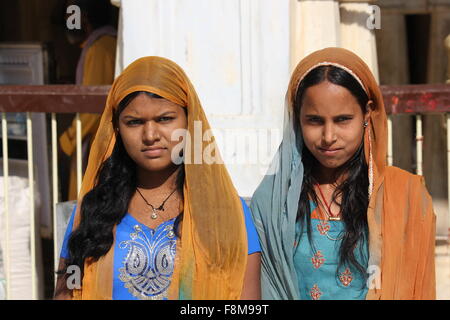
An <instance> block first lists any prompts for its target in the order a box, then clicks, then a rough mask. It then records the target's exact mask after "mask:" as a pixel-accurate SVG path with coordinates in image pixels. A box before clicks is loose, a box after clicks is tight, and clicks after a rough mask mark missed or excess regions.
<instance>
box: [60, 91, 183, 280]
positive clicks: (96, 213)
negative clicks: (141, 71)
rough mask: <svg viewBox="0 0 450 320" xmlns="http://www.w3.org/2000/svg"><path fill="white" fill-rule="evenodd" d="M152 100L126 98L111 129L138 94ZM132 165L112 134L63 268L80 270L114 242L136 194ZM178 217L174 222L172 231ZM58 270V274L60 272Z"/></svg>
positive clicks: (179, 177)
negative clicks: (109, 150)
mask: <svg viewBox="0 0 450 320" xmlns="http://www.w3.org/2000/svg"><path fill="white" fill-rule="evenodd" d="M143 93H144V94H147V95H149V96H150V97H153V98H162V97H160V96H158V95H156V94H153V93H149V92H144V91H136V92H133V93H130V94H129V95H127V96H126V97H125V98H124V99H123V100H122V101H121V102H120V103H119V106H118V108H117V111H116V112H115V113H114V115H113V126H114V127H115V128H117V127H118V118H119V115H120V113H121V112H122V111H123V110H124V109H125V107H126V106H127V105H128V104H129V103H130V102H131V101H132V100H133V99H134V98H135V97H136V96H138V95H139V94H143ZM136 181H137V173H136V163H135V162H134V161H133V160H132V159H131V158H130V156H129V155H128V153H127V151H126V150H125V147H124V145H123V142H122V139H121V138H120V134H117V135H116V144H115V146H114V149H113V151H112V153H111V156H110V157H109V158H108V159H107V160H106V161H105V162H103V164H102V166H101V168H100V170H99V174H98V179H97V183H96V185H95V186H94V188H93V189H92V190H90V191H89V192H88V193H86V195H85V196H84V198H83V201H82V204H81V208H80V209H81V211H80V213H81V219H80V224H79V226H78V228H76V229H75V230H74V231H73V232H72V234H71V236H70V238H69V242H68V249H69V259H68V260H67V261H66V267H68V266H70V265H77V266H79V267H80V269H81V271H82V272H83V271H84V262H85V261H86V259H92V260H93V261H96V260H98V259H99V258H100V257H102V256H104V255H105V254H106V253H107V252H108V251H109V249H110V248H111V246H112V244H113V242H114V235H113V228H114V226H115V225H117V224H119V223H120V222H121V221H122V219H123V218H124V217H125V215H126V213H127V212H128V205H129V202H130V200H131V197H132V196H133V194H134V193H135V191H136V187H137V185H136ZM176 184H177V189H178V191H179V192H180V194H181V195H182V194H183V185H184V165H183V164H181V165H180V168H179V171H178V175H177V179H176ZM181 219H182V214H180V215H178V216H177V218H176V220H175V230H177V229H178V228H177V226H178V224H179V222H180V220H181ZM64 272H65V270H61V271H59V272H58V273H60V274H61V273H64Z"/></svg>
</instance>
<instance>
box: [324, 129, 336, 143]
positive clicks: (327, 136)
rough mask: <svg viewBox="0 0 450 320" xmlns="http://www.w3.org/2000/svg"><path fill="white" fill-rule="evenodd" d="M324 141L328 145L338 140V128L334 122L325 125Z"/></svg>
mask: <svg viewBox="0 0 450 320" xmlns="http://www.w3.org/2000/svg"><path fill="white" fill-rule="evenodd" d="M322 140H323V143H324V144H325V145H327V146H329V145H332V144H333V143H334V142H336V130H335V127H334V125H333V124H332V123H327V124H325V125H324V127H323V134H322Z"/></svg>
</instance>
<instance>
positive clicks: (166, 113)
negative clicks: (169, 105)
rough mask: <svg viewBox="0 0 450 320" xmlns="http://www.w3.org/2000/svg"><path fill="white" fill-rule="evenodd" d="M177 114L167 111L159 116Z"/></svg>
mask: <svg viewBox="0 0 450 320" xmlns="http://www.w3.org/2000/svg"><path fill="white" fill-rule="evenodd" d="M172 113H173V114H177V113H176V112H175V111H166V112H163V113H161V114H159V115H158V117H162V116H167V115H169V114H172Z"/></svg>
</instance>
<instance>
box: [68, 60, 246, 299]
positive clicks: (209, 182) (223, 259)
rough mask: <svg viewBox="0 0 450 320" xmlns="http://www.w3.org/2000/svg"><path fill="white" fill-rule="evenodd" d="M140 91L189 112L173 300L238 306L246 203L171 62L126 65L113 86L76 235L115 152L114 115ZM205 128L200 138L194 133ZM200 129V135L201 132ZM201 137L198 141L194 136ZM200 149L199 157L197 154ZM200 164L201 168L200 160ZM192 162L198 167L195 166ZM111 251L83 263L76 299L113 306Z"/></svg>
mask: <svg viewBox="0 0 450 320" xmlns="http://www.w3.org/2000/svg"><path fill="white" fill-rule="evenodd" d="M135 91H148V92H152V93H155V94H158V95H160V96H162V97H163V98H165V99H167V100H169V101H171V102H173V103H176V104H178V105H180V106H183V107H186V108H187V119H188V128H187V130H188V132H189V134H190V137H191V140H192V141H195V139H196V138H197V139H200V148H201V150H198V145H197V146H196V145H195V144H192V143H189V139H187V140H186V141H188V142H187V143H186V147H185V149H184V150H185V159H190V160H191V161H190V162H189V163H188V161H185V164H184V166H185V184H184V204H183V209H184V213H183V220H182V230H181V240H178V241H177V254H176V258H175V260H176V262H175V270H174V275H173V278H172V283H171V286H170V288H169V298H171V299H239V298H240V295H241V291H242V286H243V279H244V273H245V268H246V264H247V237H246V231H245V221H244V214H243V209H242V204H241V202H240V199H239V197H238V194H237V192H236V190H235V188H234V186H233V184H232V182H231V179H230V177H229V175H228V172H227V170H226V168H225V165H224V164H223V162H222V161H221V160H220V155H219V153H218V149H217V146H216V145H215V142H214V139H213V138H212V140H211V139H209V140H208V141H203V140H204V138H203V137H204V136H206V135H207V136H208V137H211V135H210V131H209V130H210V126H209V123H208V121H207V119H206V116H205V114H204V112H203V109H202V107H201V105H200V101H199V99H198V97H197V94H196V92H195V90H194V88H193V86H192V84H191V82H190V81H189V79H188V77H187V76H186V74H185V73H184V71H183V70H182V69H181V68H180V67H179V66H178V65H176V64H175V63H174V62H172V61H170V60H167V59H164V58H160V57H145V58H141V59H138V60H136V61H135V62H133V63H132V64H131V65H129V66H128V67H127V68H126V69H125V70H124V71H123V73H122V74H121V75H120V76H119V77H118V78H117V79H116V80H115V81H114V83H113V85H112V87H111V90H110V92H109V95H108V98H107V102H106V107H105V110H104V112H103V114H102V118H101V121H100V126H99V129H98V131H97V134H96V137H95V140H94V142H93V145H92V148H91V151H90V156H89V162H88V167H87V170H86V174H85V176H84V179H83V184H82V188H81V192H80V195H79V198H78V199H79V200H78V205H77V212H76V215H75V220H74V229H75V228H76V227H77V226H78V225H79V223H80V217H81V216H80V208H81V205H80V204H81V200H82V198H83V196H84V195H85V194H86V193H87V192H89V191H90V190H91V189H92V188H93V187H94V186H95V183H96V179H97V175H98V172H99V170H100V167H101V165H102V163H103V162H104V161H105V160H106V159H107V158H108V157H109V156H110V155H111V152H112V150H113V148H114V145H115V141H116V138H115V132H114V128H113V124H112V117H113V114H114V112H115V110H116V108H117V106H118V104H119V102H120V101H121V100H122V99H123V98H125V97H126V96H127V95H128V94H130V93H132V92H135ZM199 125H200V126H201V127H200V128H201V129H200V131H199V133H197V132H194V127H196V128H198V127H199ZM197 130H198V129H197ZM194 134H201V137H194ZM195 147H197V150H194V148H195ZM206 147H208V148H209V150H211V147H212V149H214V151H215V156H214V157H215V159H216V162H215V163H212V164H207V163H205V161H203V160H202V159H203V157H202V156H203V150H205V148H206ZM194 151H195V152H200V157H202V159H199V158H198V153H196V154H194ZM199 160H200V161H199ZM194 161H195V162H194ZM113 261H114V244H113V245H112V247H111V249H110V250H109V252H108V253H107V254H106V255H105V256H103V257H101V258H100V259H98V261H86V262H85V267H84V275H83V281H82V288H81V289H80V290H74V295H73V296H74V299H111V298H112V283H113Z"/></svg>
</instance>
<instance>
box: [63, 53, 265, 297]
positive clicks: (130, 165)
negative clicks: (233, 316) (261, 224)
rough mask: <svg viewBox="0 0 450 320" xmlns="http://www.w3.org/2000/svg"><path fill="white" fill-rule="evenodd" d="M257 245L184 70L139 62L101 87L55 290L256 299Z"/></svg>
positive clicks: (160, 60)
mask: <svg viewBox="0 0 450 320" xmlns="http://www.w3.org/2000/svg"><path fill="white" fill-rule="evenodd" d="M199 128H200V129H199ZM196 135H200V136H199V137H198V136H196ZM205 136H207V137H208V138H209V139H205V138H204V137H205ZM180 140H181V141H180ZM204 140H207V141H204ZM192 142H194V143H192ZM206 150H209V152H210V153H207V152H206ZM211 150H213V152H212V153H213V154H214V155H213V156H212V157H210V158H209V159H206V158H205V157H207V156H208V154H209V155H211ZM211 158H212V159H211ZM259 251H260V248H259V243H258V237H257V234H256V230H255V228H254V225H253V223H252V220H251V217H250V211H249V209H248V208H247V206H246V205H245V203H244V202H243V200H242V199H240V198H239V196H238V194H237V192H236V190H235V188H234V187H233V184H232V182H231V179H230V177H229V175H228V172H227V170H226V168H225V166H224V164H223V163H222V162H221V158H220V155H219V153H218V149H217V146H216V145H215V142H214V138H213V137H212V135H211V132H210V127H209V124H208V121H207V119H206V116H205V114H204V112H203V109H202V107H201V105H200V102H199V99H198V97H197V94H196V93H195V90H194V88H193V86H192V84H191V83H190V81H189V79H188V78H187V76H186V74H185V73H184V71H183V70H182V69H181V68H180V67H179V66H178V65H176V64H175V63H174V62H172V61H169V60H167V59H164V58H159V57H145V58H141V59H138V60H136V61H135V62H133V63H132V64H131V65H130V66H128V67H127V68H126V69H125V70H124V71H123V73H122V74H121V75H120V76H119V77H118V78H117V79H116V80H115V81H114V83H113V85H112V87H111V91H110V92H109V95H108V99H107V102H106V108H105V111H104V113H103V115H102V118H101V122H100V127H99V130H98V131H97V135H96V137H95V140H94V142H93V146H92V148H91V152H90V156H89V162H88V167H87V171H86V174H85V176H84V179H83V183H82V189H81V192H80V195H79V200H78V203H77V206H76V208H75V209H74V213H73V215H72V218H71V220H70V221H69V226H68V228H67V231H66V237H65V240H64V244H63V249H62V252H61V261H60V272H59V273H60V276H59V280H58V283H57V288H56V294H55V297H56V298H58V299H63V298H69V299H70V298H73V299H151V300H155V299H240V298H243V299H258V298H259V297H260V286H259V269H260V253H259ZM73 266H75V268H74V267H73ZM69 267H70V269H69ZM77 268H78V269H79V270H80V272H79V275H80V277H81V279H80V280H81V281H80V282H81V286H80V287H75V288H73V286H75V285H76V281H75V280H76V279H74V276H76V273H75V274H73V275H70V274H68V273H66V271H67V272H69V273H71V272H73V270H77ZM69 275H70V276H69ZM71 286H72V287H71Z"/></svg>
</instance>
